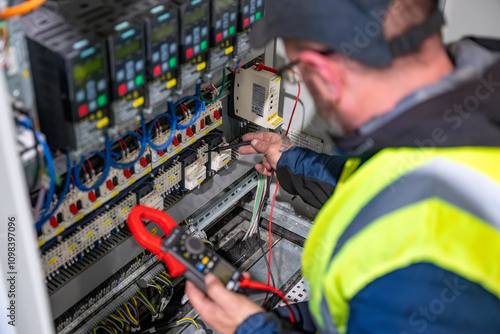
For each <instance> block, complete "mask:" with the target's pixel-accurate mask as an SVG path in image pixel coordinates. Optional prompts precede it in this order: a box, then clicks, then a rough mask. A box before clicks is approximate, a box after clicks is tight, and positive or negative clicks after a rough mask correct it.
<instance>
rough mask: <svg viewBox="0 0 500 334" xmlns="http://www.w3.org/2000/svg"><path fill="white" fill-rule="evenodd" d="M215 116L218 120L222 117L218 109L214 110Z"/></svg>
mask: <svg viewBox="0 0 500 334" xmlns="http://www.w3.org/2000/svg"><path fill="white" fill-rule="evenodd" d="M214 117H215V119H216V120H219V119H220V113H219V110H216V111H215V112H214Z"/></svg>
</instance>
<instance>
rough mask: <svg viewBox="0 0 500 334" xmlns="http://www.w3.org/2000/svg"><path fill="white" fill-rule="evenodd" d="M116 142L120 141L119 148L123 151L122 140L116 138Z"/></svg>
mask: <svg viewBox="0 0 500 334" xmlns="http://www.w3.org/2000/svg"><path fill="white" fill-rule="evenodd" d="M118 143H120V148H121V149H122V152H123V145H122V140H121V139H120V140H118Z"/></svg>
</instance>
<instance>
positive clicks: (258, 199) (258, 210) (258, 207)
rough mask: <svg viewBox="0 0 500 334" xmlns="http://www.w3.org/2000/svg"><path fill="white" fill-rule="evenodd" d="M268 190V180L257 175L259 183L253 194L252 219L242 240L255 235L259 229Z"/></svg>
mask: <svg viewBox="0 0 500 334" xmlns="http://www.w3.org/2000/svg"><path fill="white" fill-rule="evenodd" d="M267 188H268V179H267V177H265V178H264V177H263V175H262V174H259V183H258V186H257V192H256V194H255V202H254V207H253V212H252V218H251V219H250V225H249V226H248V231H247V233H246V234H245V236H244V237H243V240H245V241H247V240H248V238H249V237H251V236H253V235H255V234H256V233H257V232H258V229H259V222H260V216H261V214H262V210H263V208H264V203H265V201H266V195H267Z"/></svg>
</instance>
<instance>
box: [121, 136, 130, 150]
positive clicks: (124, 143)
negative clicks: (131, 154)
mask: <svg viewBox="0 0 500 334" xmlns="http://www.w3.org/2000/svg"><path fill="white" fill-rule="evenodd" d="M120 140H121V141H122V142H123V146H125V148H128V146H127V142H126V141H125V140H124V139H123V138H122V139H120Z"/></svg>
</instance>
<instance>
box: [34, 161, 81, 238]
mask: <svg viewBox="0 0 500 334" xmlns="http://www.w3.org/2000/svg"><path fill="white" fill-rule="evenodd" d="M71 167H72V166H71V161H70V159H69V152H66V182H65V183H64V188H63V191H62V193H61V195H60V196H59V200H58V201H57V204H56V206H55V207H54V208H53V209H52V211H51V212H50V213H49V214H48V215H44V216H42V217H41V218H40V219H39V220H38V221H37V222H36V224H35V227H36V230H37V231H39V230H40V229H41V228H42V226H43V224H45V223H46V222H47V220H48V219H49V218H50V217H52V216H53V215H54V213H55V212H56V211H57V209H59V207H60V206H61V204H62V203H63V202H64V198H65V197H66V195H67V194H68V190H69V185H70V184H71V172H72V168H71Z"/></svg>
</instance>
